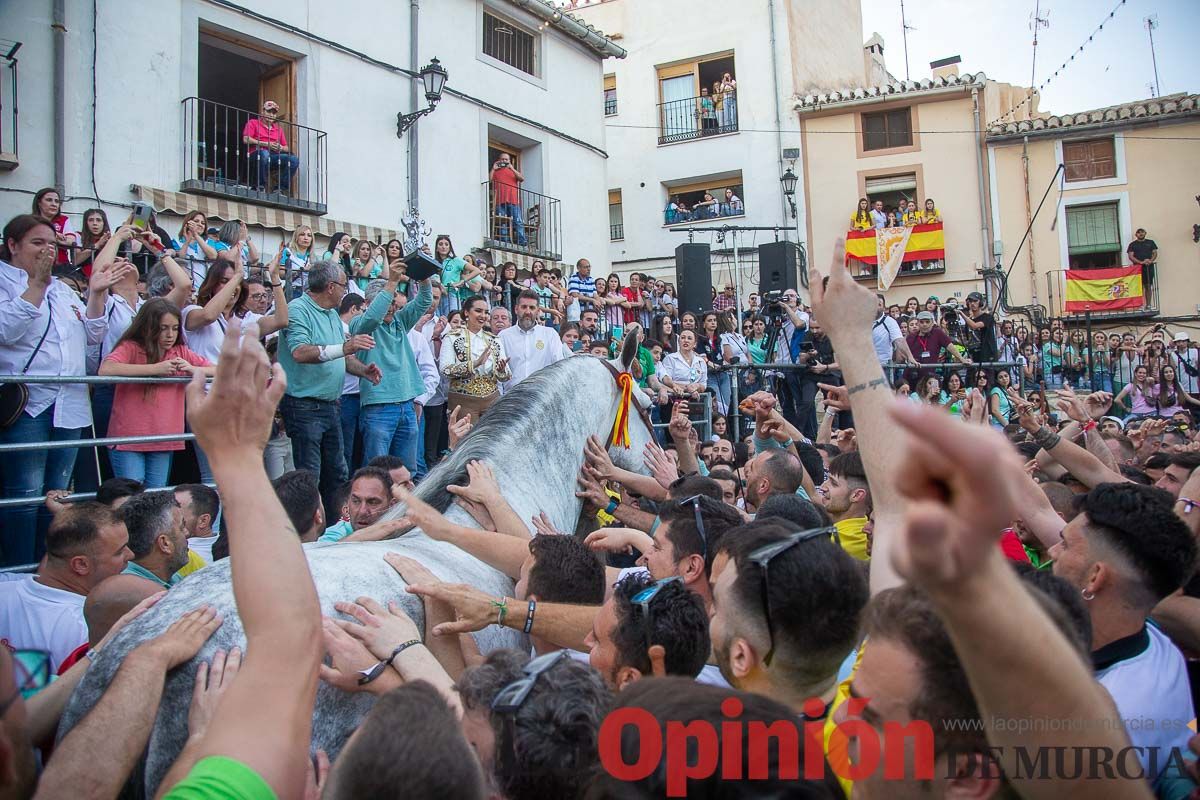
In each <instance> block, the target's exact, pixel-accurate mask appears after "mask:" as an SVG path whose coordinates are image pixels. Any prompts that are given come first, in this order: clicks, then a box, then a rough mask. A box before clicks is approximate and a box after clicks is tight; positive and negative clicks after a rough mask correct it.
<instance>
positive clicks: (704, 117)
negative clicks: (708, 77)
mask: <svg viewBox="0 0 1200 800" xmlns="http://www.w3.org/2000/svg"><path fill="white" fill-rule="evenodd" d="M713 85H714V86H715V85H716V84H713ZM716 129H717V101H716V99H715V98H713V97H712V96H711V95H709V93H708V87H707V86H703V87H701V88H700V130H701V131H703V132H705V133H710V132H715V131H716Z"/></svg>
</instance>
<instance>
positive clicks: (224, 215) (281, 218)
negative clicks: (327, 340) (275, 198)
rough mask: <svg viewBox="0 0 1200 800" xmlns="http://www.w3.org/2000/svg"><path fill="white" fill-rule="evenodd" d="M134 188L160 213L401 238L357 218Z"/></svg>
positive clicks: (326, 233)
mask: <svg viewBox="0 0 1200 800" xmlns="http://www.w3.org/2000/svg"><path fill="white" fill-rule="evenodd" d="M133 190H134V194H136V195H137V196H138V199H139V200H142V201H144V202H147V203H149V204H150V205H152V206H154V210H155V211H157V212H159V213H164V212H165V213H169V214H179V215H181V216H182V215H183V214H186V213H188V212H189V211H203V212H204V215H205V216H206V217H208V219H210V220H213V219H217V220H221V221H222V222H228V221H229V220H232V219H236V220H241V221H242V222H244V223H246V225H247V227H251V228H253V227H261V228H276V229H278V230H281V231H287V232H288V233H289V234H290V233H291V231H294V230H295V229H296V228H298V227H300V226H301V225H308V226H309V227H310V228H312V229H313V232H314V233H315V234H317V235H318V236H324V237H326V238H328V237H330V236H332V235H333V234H335V233H337V232H338V231H344V232H345V233H347V234H349V235H350V237H351V238H353V239H367V240H369V241H372V242H386V241H388V240H389V239H400V240H403V239H404V237H403V236H401V235H400V234H399V233H397V232H396V231H394V230H391V229H388V228H376V227H374V226H371V225H360V224H358V223H356V222H341V221H340V220H336V219H330V218H329V217H318V216H315V215H313V214H301V213H297V212H295V211H288V210H286V209H283V208H271V207H269V206H261V205H257V204H255V203H243V202H238V201H236V200H227V199H225V198H221V197H209V196H207V195H202V194H186V193H184V192H171V191H168V190H166V189H155V188H152V187H149V186H136V185H135V186H134V187H133Z"/></svg>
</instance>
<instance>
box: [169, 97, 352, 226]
mask: <svg viewBox="0 0 1200 800" xmlns="http://www.w3.org/2000/svg"><path fill="white" fill-rule="evenodd" d="M182 105H183V132H184V133H183V136H184V141H183V170H182V174H183V180H182V181H181V185H180V190H181V191H184V192H194V193H196V194H205V195H213V196H215V197H227V198H230V199H234V200H240V201H245V202H250V203H259V204H261V205H268V206H277V207H279V208H286V209H289V210H292V211H301V212H305V213H310V214H324V213H326V211H327V210H328V207H327V205H326V202H327V197H328V190H329V184H328V170H329V166H328V163H329V159H328V153H327V150H326V146H327V144H326V142H327V134H326V133H325V131H321V130H317V129H316V128H309V127H306V126H304V125H297V124H295V123H294V122H284V121H277V122H274V123H272V127H273V128H274V127H278V128H280V129H281V133H282V136H281V137H279V138H275V137H272V141H273V142H275V143H276V144H275V146H272V147H259V146H256V145H251V144H248V143H247V142H246V141H245V140H246V138H247V136H246V131H247V126H248V125H249V123H251V121H256V120H258V119H259V115H258V114H257V113H256V112H253V111H246V110H244V109H241V108H234V107H233V106H227V105H222V104H221V103H214V102H212V101H211V100H203V99H201V98H199V97H188V98H185V99H184V100H183V103H182ZM250 138H255V137H250ZM259 140H260V141H265V140H263V139H259Z"/></svg>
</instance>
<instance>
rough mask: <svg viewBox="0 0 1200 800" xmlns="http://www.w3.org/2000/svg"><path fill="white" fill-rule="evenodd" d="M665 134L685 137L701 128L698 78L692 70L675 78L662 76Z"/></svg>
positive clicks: (660, 89)
mask: <svg viewBox="0 0 1200 800" xmlns="http://www.w3.org/2000/svg"><path fill="white" fill-rule="evenodd" d="M658 85H659V91H660V92H661V93H662V131H663V136H666V137H668V138H670V137H676V136H679V137H683V136H687V135H688V134H693V133H695V132H696V131H698V130H700V114H699V110H700V109H699V106H698V105H697V103H696V100H695V97H696V79H695V77H694V76H693V75H692V73H691V72H688V74H687V75H679V76H677V77H674V78H661V79H660V80H659V82H658Z"/></svg>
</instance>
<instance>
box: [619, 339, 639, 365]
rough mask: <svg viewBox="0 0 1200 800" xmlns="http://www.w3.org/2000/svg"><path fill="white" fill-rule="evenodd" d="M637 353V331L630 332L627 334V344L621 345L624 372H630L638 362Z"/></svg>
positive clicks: (621, 360)
mask: <svg viewBox="0 0 1200 800" xmlns="http://www.w3.org/2000/svg"><path fill="white" fill-rule="evenodd" d="M637 353H638V340H637V331H630V332H629V333H627V334H625V342H624V343H623V344H622V345H621V356H620V362H621V364H620V366H621V369H622V370H624V371H625V372H629V371H630V369H632V368H633V362H634V361H636V360H637Z"/></svg>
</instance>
